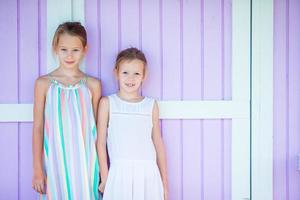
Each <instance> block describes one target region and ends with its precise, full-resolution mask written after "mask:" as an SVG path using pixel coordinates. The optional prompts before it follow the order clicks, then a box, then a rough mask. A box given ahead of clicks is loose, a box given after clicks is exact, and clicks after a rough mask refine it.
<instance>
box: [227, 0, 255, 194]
mask: <svg viewBox="0 0 300 200" xmlns="http://www.w3.org/2000/svg"><path fill="white" fill-rule="evenodd" d="M250 3H251V1H249V0H233V1H232V100H233V101H234V102H235V101H249V102H250V17H251V15H250V6H251V5H250ZM247 106H248V108H250V104H249V105H247ZM247 115H248V118H246V119H233V120H232V141H231V144H232V146H231V153H232V157H231V166H232V168H231V176H232V177H231V182H232V186H231V189H232V192H231V193H232V194H231V195H232V199H233V200H240V199H250V112H248V113H247Z"/></svg>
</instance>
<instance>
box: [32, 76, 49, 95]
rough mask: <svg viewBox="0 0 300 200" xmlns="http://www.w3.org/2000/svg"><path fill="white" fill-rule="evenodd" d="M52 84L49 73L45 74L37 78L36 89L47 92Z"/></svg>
mask: <svg viewBox="0 0 300 200" xmlns="http://www.w3.org/2000/svg"><path fill="white" fill-rule="evenodd" d="M50 84H51V79H50V78H49V76H48V75H43V76H40V77H38V78H37V79H36V80H35V89H36V90H38V91H40V92H43V93H44V94H46V92H47V90H48V88H49V86H50Z"/></svg>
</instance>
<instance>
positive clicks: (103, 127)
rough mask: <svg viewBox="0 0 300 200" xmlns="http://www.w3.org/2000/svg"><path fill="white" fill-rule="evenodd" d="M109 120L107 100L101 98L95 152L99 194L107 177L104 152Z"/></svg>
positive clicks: (105, 153) (102, 190)
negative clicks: (98, 166) (96, 152)
mask: <svg viewBox="0 0 300 200" xmlns="http://www.w3.org/2000/svg"><path fill="white" fill-rule="evenodd" d="M108 119H109V100H108V98H107V97H103V98H101V100H100V103H99V108H98V123H97V132H98V137H97V151H98V158H99V165H100V176H101V178H100V179H101V183H100V186H99V190H100V192H104V188H105V183H106V179H107V176H108V164H107V160H108V159H107V152H106V134H107V133H106V132H107V126H108Z"/></svg>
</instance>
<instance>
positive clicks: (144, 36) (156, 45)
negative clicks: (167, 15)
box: [139, 0, 162, 99]
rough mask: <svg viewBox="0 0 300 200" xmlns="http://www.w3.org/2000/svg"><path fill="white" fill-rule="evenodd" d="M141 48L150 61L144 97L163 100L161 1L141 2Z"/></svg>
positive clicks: (145, 0)
mask: <svg viewBox="0 0 300 200" xmlns="http://www.w3.org/2000/svg"><path fill="white" fill-rule="evenodd" d="M140 4H141V5H140V6H141V7H140V9H141V10H140V15H141V25H140V26H141V27H139V28H140V29H141V33H140V35H141V48H142V50H143V52H144V53H145V56H146V57H147V61H148V77H147V80H146V81H145V82H144V83H143V89H142V91H143V95H148V96H152V97H155V98H156V99H160V98H161V76H162V73H161V69H162V66H161V62H160V61H161V58H162V55H161V43H160V42H161V41H160V13H159V11H160V10H159V0H153V1H147V0H143V1H140Z"/></svg>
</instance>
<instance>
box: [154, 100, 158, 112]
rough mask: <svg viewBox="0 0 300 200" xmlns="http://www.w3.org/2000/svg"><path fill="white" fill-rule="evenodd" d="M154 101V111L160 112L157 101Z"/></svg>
mask: <svg viewBox="0 0 300 200" xmlns="http://www.w3.org/2000/svg"><path fill="white" fill-rule="evenodd" d="M153 101H154V102H153V111H158V110H159V107H158V103H157V100H156V99H154V100H153Z"/></svg>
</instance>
